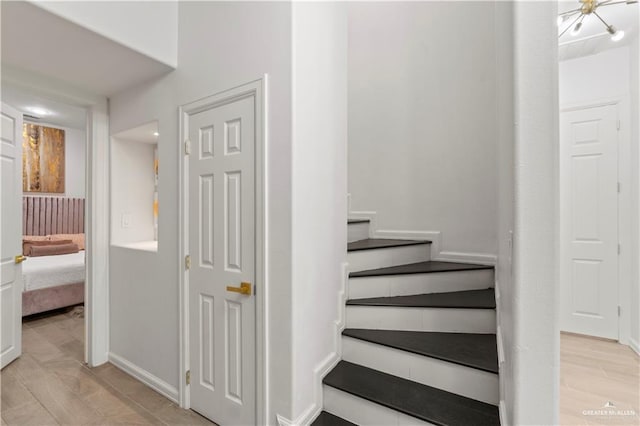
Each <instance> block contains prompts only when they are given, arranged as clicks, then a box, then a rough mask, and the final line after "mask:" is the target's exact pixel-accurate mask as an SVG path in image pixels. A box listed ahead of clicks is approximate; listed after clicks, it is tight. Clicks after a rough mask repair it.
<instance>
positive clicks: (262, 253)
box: [178, 74, 268, 424]
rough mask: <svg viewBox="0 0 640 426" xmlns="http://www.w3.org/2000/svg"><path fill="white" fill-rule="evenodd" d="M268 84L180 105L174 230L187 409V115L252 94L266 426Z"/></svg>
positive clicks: (260, 411)
mask: <svg viewBox="0 0 640 426" xmlns="http://www.w3.org/2000/svg"><path fill="white" fill-rule="evenodd" d="M267 83H268V77H267V75H266V74H265V75H264V76H263V77H262V78H260V79H258V80H255V81H252V82H250V83H247V84H243V85H241V86H237V87H234V88H232V89H229V90H225V91H223V92H219V93H217V94H215V95H212V96H207V97H206V98H203V99H199V100H197V101H194V102H191V103H188V104H186V105H182V106H180V107H179V108H178V114H179V122H180V124H179V125H180V127H179V133H178V134H179V135H180V137H179V143H178V158H182V161H179V162H178V164H179V165H178V176H179V185H178V199H179V200H180V201H179V203H180V208H179V212H178V222H179V223H181V224H182V226H181V227H179V228H178V241H179V242H180V247H179V254H180V268H181V270H182V271H183V272H182V273H181V274H180V291H179V297H178V300H179V318H180V328H179V331H178V335H179V340H180V356H179V364H180V370H179V376H178V377H179V386H178V391H179V398H180V406H181V407H182V408H186V409H188V408H190V407H191V401H190V396H191V395H190V388H189V387H188V386H187V384H186V380H185V377H186V374H187V371H188V370H189V368H190V367H189V359H190V358H189V356H190V354H189V275H188V272H187V270H186V268H185V256H187V255H188V254H189V247H187V245H186V236H187V235H188V234H189V214H188V209H187V208H188V205H189V176H188V173H189V157H188V156H187V155H185V146H186V145H187V140H188V138H189V133H188V132H189V116H190V115H193V114H196V113H198V112H201V111H204V110H207V109H211V108H215V107H216V106H220V105H224V104H227V103H230V102H233V101H235V100H238V99H242V98H246V97H251V96H253V97H254V98H255V103H254V105H255V108H256V110H255V115H254V116H255V133H256V135H255V168H256V170H255V179H256V182H255V198H256V200H255V209H256V212H255V221H256V223H255V238H256V239H255V250H256V253H255V261H256V269H255V274H256V275H255V281H256V282H255V287H256V315H255V321H256V328H255V330H256V422H257V424H267V422H266V420H267V419H266V416H265V415H266V407H267V392H266V389H267V365H268V364H267V361H268V357H267V354H268V352H267V330H268V328H267V319H268V316H267V313H268V312H267V304H266V301H267V297H266V295H267V292H268V288H267V284H268V283H267V274H266V265H267V249H266V247H267V237H268V236H267V228H266V223H267V222H266V221H267V209H266V207H267V201H268V200H267V197H266V191H265V188H266V184H267V173H266V172H267V167H266V152H267Z"/></svg>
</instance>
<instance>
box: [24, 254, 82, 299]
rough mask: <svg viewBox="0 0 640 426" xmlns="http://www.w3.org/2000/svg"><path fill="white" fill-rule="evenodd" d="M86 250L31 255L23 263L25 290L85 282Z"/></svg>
mask: <svg viewBox="0 0 640 426" xmlns="http://www.w3.org/2000/svg"><path fill="white" fill-rule="evenodd" d="M84 271H85V267H84V250H83V251H79V252H78V253H71V254H61V255H57V256H38V257H29V258H27V260H26V261H25V262H24V263H23V264H22V276H23V280H22V282H23V283H24V291H32V290H40V289H43V288H49V287H56V286H59V285H65V284H75V283H83V282H84V278H85V272H84Z"/></svg>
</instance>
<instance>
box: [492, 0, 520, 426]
mask: <svg viewBox="0 0 640 426" xmlns="http://www.w3.org/2000/svg"><path fill="white" fill-rule="evenodd" d="M495 16H496V46H497V52H496V66H497V72H498V76H497V77H498V80H499V81H501V82H503V83H502V84H500V85H499V86H498V92H497V114H496V126H497V128H498V132H499V133H498V160H499V161H498V177H499V179H498V215H497V229H498V261H497V264H496V269H495V274H496V314H497V325H498V329H497V343H498V366H499V371H500V374H499V378H500V407H499V409H500V420H501V424H502V425H503V426H509V425H512V424H513V416H514V415H513V410H514V406H513V405H514V400H513V395H514V365H513V364H514V357H513V355H512V353H511V351H509V352H505V349H506V348H512V347H513V346H514V342H515V327H514V320H515V312H514V306H515V300H514V298H515V293H514V288H513V229H514V205H515V198H514V195H515V193H514V191H515V188H514V178H515V173H514V172H515V170H514V155H515V153H514V141H515V132H514V127H513V123H514V115H513V111H514V81H513V79H514V70H513V59H514V58H513V19H512V18H513V5H512V3H511V2H499V3H497V4H496V11H495Z"/></svg>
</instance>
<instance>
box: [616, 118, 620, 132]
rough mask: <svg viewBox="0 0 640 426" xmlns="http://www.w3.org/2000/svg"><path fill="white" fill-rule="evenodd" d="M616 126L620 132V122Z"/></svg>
mask: <svg viewBox="0 0 640 426" xmlns="http://www.w3.org/2000/svg"><path fill="white" fill-rule="evenodd" d="M616 126H617V127H618V130H620V120H618V122H617V123H616Z"/></svg>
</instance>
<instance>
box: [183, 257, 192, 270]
mask: <svg viewBox="0 0 640 426" xmlns="http://www.w3.org/2000/svg"><path fill="white" fill-rule="evenodd" d="M184 269H191V256H189V255H186V256H185V257H184Z"/></svg>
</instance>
